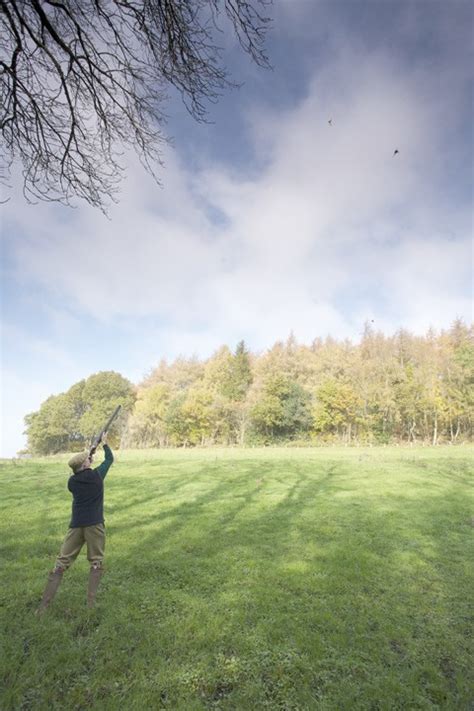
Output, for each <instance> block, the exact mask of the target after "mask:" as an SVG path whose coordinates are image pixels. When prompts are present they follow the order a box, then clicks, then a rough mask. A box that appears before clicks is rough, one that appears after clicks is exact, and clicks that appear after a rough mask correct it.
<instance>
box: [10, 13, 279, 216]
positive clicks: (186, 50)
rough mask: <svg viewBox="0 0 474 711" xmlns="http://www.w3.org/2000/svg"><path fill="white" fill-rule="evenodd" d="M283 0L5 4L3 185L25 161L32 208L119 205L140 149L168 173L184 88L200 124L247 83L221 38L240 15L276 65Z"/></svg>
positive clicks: (244, 34)
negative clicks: (171, 108)
mask: <svg viewBox="0 0 474 711" xmlns="http://www.w3.org/2000/svg"><path fill="white" fill-rule="evenodd" d="M271 1H272V0H0V37H1V41H0V131H1V155H0V160H1V163H0V183H2V184H3V185H5V186H6V185H7V181H8V176H9V175H10V170H11V168H12V166H13V164H14V163H18V164H20V165H21V166H22V169H23V189H24V194H25V197H26V199H27V200H28V201H31V202H33V201H36V200H38V199H40V200H57V201H60V202H63V203H65V204H71V200H73V199H74V198H80V199H84V200H86V201H87V202H88V203H90V204H91V205H93V206H95V207H99V208H100V209H102V210H104V209H105V207H106V205H107V203H108V202H109V201H110V200H114V199H116V195H117V190H118V185H119V183H120V180H121V177H122V173H123V166H122V165H121V156H122V153H123V151H124V150H125V149H126V148H132V149H133V150H135V151H136V152H137V154H138V156H139V157H140V160H141V161H142V163H143V164H144V166H145V167H146V168H147V170H148V171H149V172H150V173H151V174H152V175H153V177H154V178H155V179H156V180H158V178H157V169H158V168H159V167H161V166H162V159H161V149H162V147H163V143H164V142H166V140H167V138H166V135H165V133H164V126H165V124H166V118H165V114H164V112H163V108H162V107H163V105H164V104H165V103H166V99H167V93H166V92H167V89H169V87H174V88H175V89H176V90H177V91H178V92H179V93H180V94H181V96H182V99H183V101H184V103H185V105H186V108H187V109H188V111H189V112H190V113H191V115H192V116H193V117H194V118H195V119H196V120H198V121H203V120H205V119H206V115H207V108H206V107H207V105H208V104H209V102H211V103H212V102H215V101H216V100H217V99H218V97H219V96H220V95H221V94H222V92H223V91H224V90H225V89H226V88H229V87H232V86H235V84H234V83H233V82H232V81H231V80H230V78H229V76H228V73H227V71H226V69H225V68H224V67H223V66H222V64H221V53H222V51H221V48H220V47H219V45H218V44H217V43H216V36H217V34H218V33H219V32H222V29H221V28H222V21H223V19H224V18H228V20H230V23H231V25H232V26H233V28H234V30H235V32H236V35H237V37H238V40H239V43H240V45H241V47H242V48H243V50H244V51H245V52H246V53H247V54H248V55H249V56H250V57H251V58H252V60H253V61H255V62H256V63H257V64H258V65H260V66H263V67H268V66H269V63H268V59H267V57H266V55H265V52H264V40H265V35H266V31H267V29H268V26H269V22H270V20H269V18H268V17H267V16H265V15H264V14H263V12H264V10H265V7H266V6H267V5H269V4H271Z"/></svg>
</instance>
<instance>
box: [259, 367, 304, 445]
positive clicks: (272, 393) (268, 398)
mask: <svg viewBox="0 0 474 711" xmlns="http://www.w3.org/2000/svg"><path fill="white" fill-rule="evenodd" d="M250 414H251V418H252V425H253V428H254V430H255V431H256V433H257V434H259V435H263V436H264V438H265V439H266V441H272V440H273V439H281V438H284V437H287V438H288V439H293V438H294V437H295V436H297V435H302V434H304V433H306V432H308V431H309V429H310V427H311V424H312V419H311V396H310V394H309V393H308V392H307V391H305V390H304V388H302V387H301V385H299V384H298V383H295V382H294V381H292V380H290V379H289V378H287V377H285V376H284V375H274V376H270V377H269V378H268V380H267V381H266V383H265V385H264V387H263V389H262V391H261V393H260V396H259V398H258V400H257V402H256V403H255V404H254V405H253V407H252V409H251V412H250Z"/></svg>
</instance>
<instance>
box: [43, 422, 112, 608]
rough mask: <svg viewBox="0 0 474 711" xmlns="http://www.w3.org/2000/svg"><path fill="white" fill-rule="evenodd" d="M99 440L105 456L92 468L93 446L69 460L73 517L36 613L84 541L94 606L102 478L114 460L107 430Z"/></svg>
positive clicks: (98, 570)
mask: <svg viewBox="0 0 474 711" xmlns="http://www.w3.org/2000/svg"><path fill="white" fill-rule="evenodd" d="M101 442H102V445H103V448H104V455H105V459H104V461H103V462H102V464H100V465H99V466H98V467H96V468H95V469H92V468H91V465H92V459H93V452H94V451H95V447H93V448H92V449H91V450H90V451H86V452H79V453H78V454H75V455H74V456H73V457H72V458H71V459H70V460H69V462H68V465H69V466H70V467H71V469H72V471H73V474H72V476H70V477H69V481H68V489H69V491H70V492H71V494H72V497H73V500H72V517H71V522H70V524H69V530H68V532H67V534H66V537H65V539H64V541H63V544H62V546H61V550H60V551H59V555H58V557H57V559H56V565H55V567H54V569H53V570H52V572H51V573H50V574H49V577H48V583H47V585H46V589H45V591H44V594H43V599H42V600H41V604H40V606H39V608H38V613H42V612H44V610H46V608H47V607H48V605H49V604H50V602H51V601H52V599H53V598H54V596H55V594H56V591H57V589H58V588H59V586H60V584H61V580H62V577H63V573H64V571H65V570H67V569H68V568H69V566H70V565H72V563H73V562H74V561H75V560H76V558H77V556H78V555H79V553H80V551H81V549H82V547H83V545H84V543H86V544H87V559H88V561H89V563H90V566H91V567H90V572H89V585H88V592H87V604H88V606H89V607H93V605H94V602H95V597H96V593H97V588H98V586H99V582H100V578H101V576H102V572H103V567H102V566H103V560H104V549H105V526H104V479H105V476H106V474H107V472H108V471H109V469H110V466H111V464H112V462H113V461H114V457H113V454H112V450H111V449H110V447H109V446H108V444H107V432H106V431H105V432H104V433H103V434H102V437H101ZM96 446H97V445H96Z"/></svg>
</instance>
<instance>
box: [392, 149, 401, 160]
mask: <svg viewBox="0 0 474 711" xmlns="http://www.w3.org/2000/svg"><path fill="white" fill-rule="evenodd" d="M399 152H400V151H399V150H398V148H395V150H394V151H393V155H394V156H396V155H397V153H399ZM392 158H393V156H392Z"/></svg>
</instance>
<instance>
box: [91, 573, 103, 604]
mask: <svg viewBox="0 0 474 711" xmlns="http://www.w3.org/2000/svg"><path fill="white" fill-rule="evenodd" d="M102 573H103V570H102V568H99V567H95V566H92V568H91V569H90V571H89V586H88V590H87V606H88V607H94V605H95V596H96V593H97V588H98V587H99V583H100V579H101V577H102Z"/></svg>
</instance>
